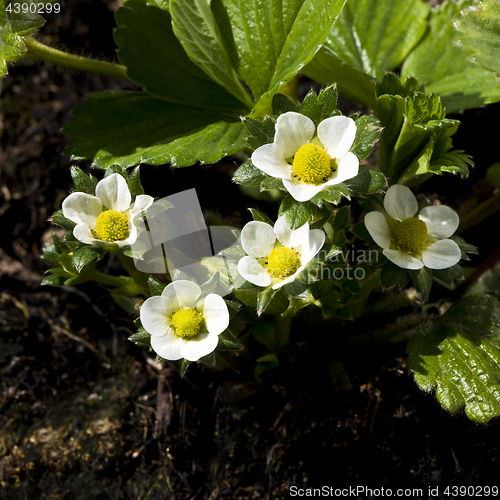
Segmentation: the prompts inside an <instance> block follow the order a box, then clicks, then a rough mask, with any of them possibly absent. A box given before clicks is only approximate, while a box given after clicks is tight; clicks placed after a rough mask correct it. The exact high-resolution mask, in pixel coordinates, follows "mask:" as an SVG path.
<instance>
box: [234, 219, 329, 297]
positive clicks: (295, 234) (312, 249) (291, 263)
mask: <svg viewBox="0 0 500 500" xmlns="http://www.w3.org/2000/svg"><path fill="white" fill-rule="evenodd" d="M324 242H325V233H323V231H321V230H320V229H313V230H310V229H309V224H308V223H307V222H306V223H305V224H304V225H303V226H301V227H299V228H298V229H295V230H291V229H290V228H289V227H288V225H287V223H286V219H285V216H284V215H283V216H282V217H280V218H279V219H278V220H277V221H276V224H275V225H274V228H273V227H272V226H270V225H269V224H266V223H265V222H260V221H253V222H249V223H248V224H247V225H246V226H245V227H244V228H243V230H242V231H241V244H242V246H243V250H245V252H246V253H247V256H246V257H242V258H241V259H240V260H239V262H238V272H239V273H240V274H241V276H243V278H245V279H246V280H247V281H249V282H250V283H253V284H254V285H257V286H265V287H267V286H269V285H271V284H272V285H273V289H274V290H276V289H278V288H281V287H282V286H283V285H286V284H287V283H291V282H292V281H294V280H295V278H296V277H297V276H298V275H299V274H300V273H301V272H302V271H303V270H304V269H305V267H306V266H307V264H308V263H309V262H310V261H311V260H312V258H313V257H314V256H315V255H316V254H317V253H318V252H319V251H320V250H321V247H322V246H323V243H324Z"/></svg>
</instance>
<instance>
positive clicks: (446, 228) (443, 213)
mask: <svg viewBox="0 0 500 500" xmlns="http://www.w3.org/2000/svg"><path fill="white" fill-rule="evenodd" d="M418 218H419V219H420V220H423V221H424V222H425V225H426V226H427V231H428V232H429V234H430V235H431V236H434V238H439V239H445V238H449V237H450V236H451V235H452V234H453V233H454V232H455V231H456V230H457V228H458V224H459V222H460V219H459V218H458V214H457V213H456V212H455V211H454V210H452V209H451V208H450V207H446V206H444V205H436V206H432V207H425V208H423V209H422V210H421V211H420V214H419V215H418Z"/></svg>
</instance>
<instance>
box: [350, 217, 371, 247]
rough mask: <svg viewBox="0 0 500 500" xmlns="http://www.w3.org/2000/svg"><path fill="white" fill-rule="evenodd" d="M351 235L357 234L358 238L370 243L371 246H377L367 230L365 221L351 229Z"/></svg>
mask: <svg viewBox="0 0 500 500" xmlns="http://www.w3.org/2000/svg"><path fill="white" fill-rule="evenodd" d="M350 231H351V233H353V234H355V235H356V236H357V237H358V238H361V239H362V240H364V241H366V242H368V243H369V244H370V245H376V243H375V240H374V239H373V238H372V237H371V235H370V233H369V232H368V229H366V226H365V223H364V221H361V222H358V223H356V224H354V226H352V227H351V229H350Z"/></svg>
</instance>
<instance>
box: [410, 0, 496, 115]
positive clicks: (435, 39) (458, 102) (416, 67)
mask: <svg viewBox="0 0 500 500" xmlns="http://www.w3.org/2000/svg"><path fill="white" fill-rule="evenodd" d="M471 5H473V1H472V0H461V1H458V2H452V1H448V2H445V3H444V4H443V5H441V6H439V7H435V8H433V9H432V11H431V15H430V20H429V29H428V31H427V33H426V35H425V36H424V38H423V39H422V41H421V42H420V43H419V45H418V46H417V47H416V48H415V50H414V51H413V52H412V53H411V54H410V55H409V56H408V58H407V59H406V61H405V63H404V65H403V68H402V78H404V77H406V76H408V75H414V76H417V77H418V78H419V80H421V81H422V83H423V84H424V85H425V89H426V91H427V92H434V93H435V94H438V95H440V96H441V98H442V100H443V104H444V106H445V107H446V110H447V112H448V113H456V112H458V111H461V110H462V109H472V108H478V107H480V106H483V105H485V104H488V103H491V102H496V101H499V100H500V83H499V82H498V81H497V79H496V77H495V75H494V74H493V73H491V72H490V71H488V70H485V69H484V68H482V67H481V66H479V65H477V64H476V63H474V62H473V61H471V56H470V53H469V52H466V51H465V50H463V49H461V48H460V47H458V46H457V42H458V40H459V39H461V38H462V34H461V33H460V32H458V31H457V30H456V28H455V26H454V24H453V20H454V19H456V18H458V17H460V11H461V10H463V9H465V8H467V7H469V6H471ZM429 61H432V64H429Z"/></svg>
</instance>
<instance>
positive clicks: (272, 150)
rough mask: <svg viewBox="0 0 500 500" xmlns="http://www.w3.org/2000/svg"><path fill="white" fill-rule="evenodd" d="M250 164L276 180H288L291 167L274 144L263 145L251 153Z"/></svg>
mask: <svg viewBox="0 0 500 500" xmlns="http://www.w3.org/2000/svg"><path fill="white" fill-rule="evenodd" d="M252 163H253V164H254V165H255V166H256V167H257V168H258V169H260V170H262V172H264V173H265V174H267V175H270V176H271V177H277V178H278V179H290V178H291V174H292V167H291V166H290V165H289V164H288V163H287V162H286V161H285V156H284V153H283V152H282V151H281V149H280V148H279V146H278V145H276V144H264V146H261V147H260V148H257V149H256V150H255V151H254V152H253V153H252Z"/></svg>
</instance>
